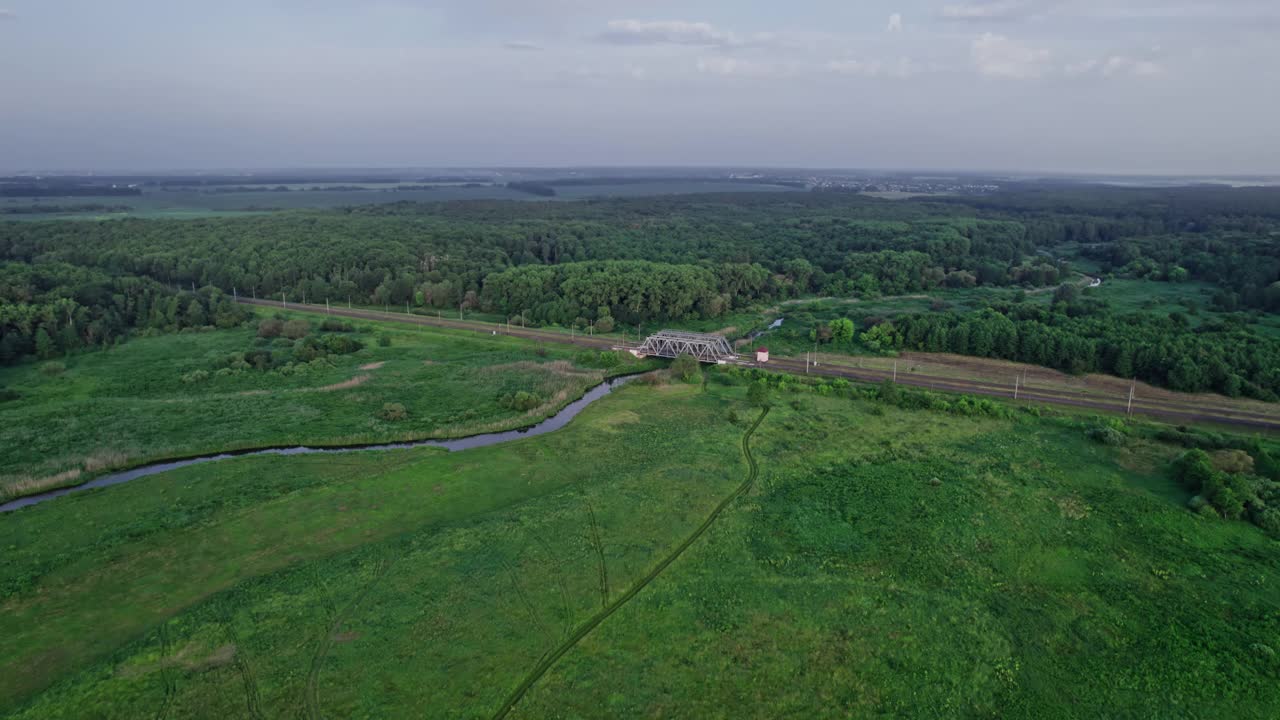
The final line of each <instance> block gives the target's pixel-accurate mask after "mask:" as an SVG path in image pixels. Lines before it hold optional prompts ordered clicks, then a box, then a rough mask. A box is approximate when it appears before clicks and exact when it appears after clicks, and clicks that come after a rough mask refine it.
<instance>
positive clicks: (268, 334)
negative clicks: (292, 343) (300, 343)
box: [258, 318, 284, 338]
mask: <svg viewBox="0 0 1280 720" xmlns="http://www.w3.org/2000/svg"><path fill="white" fill-rule="evenodd" d="M282 332H284V323H283V322H281V321H280V320H278V319H276V318H266V319H264V320H261V321H260V322H259V323H258V337H260V338H274V337H280V333H282Z"/></svg>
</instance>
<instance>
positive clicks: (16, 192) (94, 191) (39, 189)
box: [0, 183, 142, 197]
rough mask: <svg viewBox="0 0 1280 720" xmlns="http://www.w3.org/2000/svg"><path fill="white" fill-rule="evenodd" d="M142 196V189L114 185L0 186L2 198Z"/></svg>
mask: <svg viewBox="0 0 1280 720" xmlns="http://www.w3.org/2000/svg"><path fill="white" fill-rule="evenodd" d="M141 194H142V189H141V188H136V187H120V186H112V185H71V184H63V183H40V184H29V185H21V184H13V185H0V197H98V196H100V197H117V196H136V195H141Z"/></svg>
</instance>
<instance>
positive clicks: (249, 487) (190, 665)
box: [0, 382, 1280, 719]
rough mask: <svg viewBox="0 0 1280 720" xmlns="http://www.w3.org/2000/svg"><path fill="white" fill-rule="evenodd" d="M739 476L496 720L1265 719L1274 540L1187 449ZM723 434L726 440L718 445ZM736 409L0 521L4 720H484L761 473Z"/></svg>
mask: <svg viewBox="0 0 1280 720" xmlns="http://www.w3.org/2000/svg"><path fill="white" fill-rule="evenodd" d="M777 401H778V402H777V403H776V406H775V407H774V409H773V411H772V412H771V413H769V414H768V416H767V417H765V418H764V420H763V422H762V423H761V424H760V426H759V428H758V429H757V430H756V431H755V433H754V435H753V436H752V437H751V441H750V442H751V446H750V447H751V449H752V451H753V455H754V457H755V459H756V461H757V463H758V467H759V471H760V474H759V479H758V480H757V481H756V482H755V483H754V484H752V485H751V486H750V489H749V491H748V493H747V495H746V496H744V497H742V498H739V499H737V500H735V501H733V502H731V503H730V504H729V505H728V507H727V509H726V510H725V512H724V513H723V514H722V515H721V516H719V518H718V519H716V521H715V522H714V524H712V525H711V526H710V529H709V530H708V532H707V533H706V534H705V535H703V536H701V537H700V538H698V539H697V541H696V542H695V543H693V544H692V545H691V546H690V547H689V549H688V551H687V552H685V554H683V555H681V556H680V557H679V558H678V559H677V560H675V561H674V562H673V563H672V564H671V565H670V566H669V567H667V568H666V569H665V571H663V572H661V573H660V574H658V575H657V577H656V579H654V580H653V582H652V583H651V584H649V585H648V586H646V587H645V588H644V589H643V590H642V591H640V592H639V593H638V594H636V595H635V597H634V599H632V600H630V602H627V603H625V604H623V605H622V606H621V607H620V609H618V611H617V612H616V613H614V614H613V615H611V616H609V617H608V618H607V619H605V620H604V621H603V622H602V623H601V624H600V625H599V626H598V627H595V628H594V629H593V630H592V631H591V632H589V633H587V634H586V636H585V637H584V638H583V639H582V640H581V642H579V643H577V644H575V645H573V646H572V647H569V649H568V651H567V652H566V653H565V654H564V656H563V657H562V658H560V659H559V660H558V662H556V663H555V664H554V665H553V666H552V667H551V669H550V671H549V672H548V673H547V674H546V675H545V676H543V677H541V678H540V679H538V681H537V682H535V683H534V684H533V685H532V687H531V690H530V692H529V693H528V694H527V695H526V696H524V697H523V698H521V699H520V701H519V702H518V703H517V704H516V705H515V707H514V709H513V711H512V713H511V717H516V718H543V717H582V718H596V717H599V718H605V717H610V718H611V717H672V716H680V717H726V718H727V717H733V718H741V717H760V718H775V717H862V716H887V717H919V716H938V717H1004V718H1043V717H1081V718H1085V717H1089V718H1092V717H1100V716H1105V717H1134V718H1148V717H1238V718H1254V717H1256V718H1270V717H1275V716H1276V715H1277V713H1280V682H1277V680H1280V658H1278V657H1277V655H1276V651H1277V650H1280V543H1277V541H1275V540H1270V539H1268V538H1266V537H1265V536H1264V535H1263V534H1262V533H1261V532H1260V531H1259V530H1257V529H1256V528H1254V527H1252V526H1250V525H1248V524H1245V523H1242V522H1237V523H1231V522H1226V521H1221V520H1207V519H1205V518H1203V517H1200V516H1197V515H1194V514H1192V513H1190V512H1188V511H1187V510H1186V509H1185V507H1184V504H1185V501H1186V496H1185V493H1184V492H1183V491H1182V490H1181V489H1180V488H1179V487H1177V485H1176V484H1175V483H1174V482H1173V481H1172V480H1171V479H1170V477H1169V474H1168V467H1167V466H1168V463H1169V461H1170V460H1171V459H1172V458H1173V457H1175V456H1176V454H1177V453H1178V452H1180V448H1172V447H1169V446H1165V445H1159V444H1154V443H1150V442H1147V441H1142V440H1139V439H1136V437H1135V438H1130V441H1129V443H1128V444H1127V445H1126V446H1124V447H1119V448H1114V447H1107V446H1103V445H1100V444H1096V443H1094V442H1092V441H1089V440H1087V439H1086V438H1085V437H1084V433H1083V432H1082V431H1081V429H1080V428H1079V427H1078V426H1076V425H1075V424H1073V423H1071V422H1068V421H1055V420H1040V419H1036V418H1033V417H1031V416H1030V415H1019V416H1017V417H1014V418H1010V419H996V418H975V417H959V416H955V415H949V414H942V413H936V412H925V411H914V412H912V411H904V410H899V409H897V408H894V407H889V406H883V405H879V404H875V403H872V402H870V401H867V400H851V399H848V398H843V397H836V396H822V395H817V394H801V395H790V394H786V395H782V396H780V397H778V398H777ZM731 413H732V414H733V415H736V416H737V417H738V418H739V419H738V420H737V422H731V421H730V419H729V418H730V417H731ZM755 418H756V412H755V411H754V410H751V409H749V408H748V407H747V406H746V404H745V402H744V401H743V391H742V388H741V387H737V386H725V385H721V384H718V383H715V382H713V383H710V384H709V385H706V386H696V385H675V386H656V387H654V386H647V385H638V384H632V385H631V386H628V387H627V388H624V389H622V390H620V391H618V392H615V393H614V394H612V395H610V396H608V397H606V398H605V399H603V400H601V401H599V402H598V403H596V404H594V405H592V406H591V407H589V408H588V409H587V410H586V411H585V412H584V413H583V414H582V415H580V416H579V417H578V418H577V419H576V420H575V421H574V422H573V423H571V424H570V425H569V426H568V427H567V428H565V429H564V430H562V431H560V432H557V433H552V434H549V435H544V436H540V437H536V438H530V439H527V440H521V441H518V442H515V443H511V444H507V445H502V446H494V447H489V448H482V449H478V450H473V451H468V452H465V453H456V454H446V453H443V452H441V451H437V450H415V451H405V452H398V453H361V454H354V455H345V456H341V457H339V458H318V457H315V456H305V457H294V458H280V457H264V458H257V457H255V458H242V459H238V460H232V461H227V462H225V463H218V464H213V465H203V466H194V467H190V468H185V469H183V470H180V471H176V472H173V473H169V474H166V475H158V476H153V477H149V478H145V479H142V480H138V481H136V482H134V483H130V484H128V485H123V486H118V487H115V488H110V489H107V490H105V491H92V492H88V493H85V494H82V495H77V496H71V497H67V498H63V499H60V500H57V501H54V502H52V503H48V504H46V505H42V506H37V507H34V508H29V509H26V510H23V511H19V512H18V513H16V514H14V515H11V516H8V517H6V518H4V519H3V522H0V547H4V548H7V550H8V552H6V553H5V555H4V556H3V558H2V559H0V581H2V583H0V636H3V637H5V638H6V642H5V646H6V653H5V654H4V656H3V658H0V663H2V666H0V713H5V712H8V713H10V714H12V716H13V717H21V718H42V719H43V718H80V717H101V718H117V717H118V718H132V717H139V716H155V717H173V718H177V717H280V716H300V717H406V716H407V717H442V718H455V717H456V718H473V717H474V718H484V717H491V716H493V714H494V713H495V712H496V711H497V710H498V709H499V708H500V707H501V706H502V704H503V702H504V700H505V699H506V698H507V697H508V696H509V694H510V692H511V691H512V689H513V688H515V687H517V686H518V685H519V684H520V683H521V681H522V679H524V678H526V677H528V676H529V673H530V671H531V670H532V669H533V668H535V667H536V666H537V664H538V662H539V659H540V658H542V657H545V656H546V654H547V653H549V652H551V651H552V650H553V649H554V648H556V647H558V646H559V645H560V644H561V643H562V642H563V641H564V640H565V638H567V637H571V636H573V635H574V633H575V629H577V628H581V627H583V626H584V623H587V621H588V620H589V619H590V618H591V617H592V616H593V615H594V614H596V613H598V612H599V611H600V609H601V608H602V607H604V606H606V605H608V604H609V603H610V602H613V601H616V600H617V599H618V598H619V597H621V596H623V595H624V594H625V593H626V592H627V589H628V588H630V587H632V586H633V585H634V584H635V583H636V582H637V581H638V580H640V579H642V578H644V577H645V576H646V575H648V574H649V573H650V572H651V571H652V570H653V569H654V568H655V567H659V566H660V564H661V562H662V561H663V559H664V558H667V557H669V556H670V553H671V552H672V551H673V550H674V549H675V548H677V547H678V546H679V545H680V543H681V542H683V541H684V540H685V539H687V538H688V537H690V536H691V533H693V532H694V530H695V529H696V528H697V527H698V526H699V525H700V524H701V523H703V522H704V520H705V519H706V518H707V517H708V516H709V514H710V513H711V512H712V510H713V509H714V508H715V507H716V506H717V505H718V504H719V503H721V502H722V501H723V500H724V499H725V498H727V497H731V496H732V493H733V492H734V491H735V489H736V488H738V487H740V485H741V483H743V481H744V478H748V477H749V475H748V464H747V462H746V461H745V460H744V455H743V435H744V432H745V431H746V429H747V426H748V424H749V423H750V422H751V421H753V420H754V419H755Z"/></svg>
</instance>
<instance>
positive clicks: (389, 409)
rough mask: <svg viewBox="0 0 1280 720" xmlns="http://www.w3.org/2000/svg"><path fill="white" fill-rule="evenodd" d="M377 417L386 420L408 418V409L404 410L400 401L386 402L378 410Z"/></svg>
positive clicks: (392, 420)
mask: <svg viewBox="0 0 1280 720" xmlns="http://www.w3.org/2000/svg"><path fill="white" fill-rule="evenodd" d="M378 417H380V418H382V419H383V420H386V421H387V422H400V421H401V420H407V419H409V411H408V410H405V409H404V405H401V404H400V403H386V404H384V405H383V406H382V410H380V411H379V412H378Z"/></svg>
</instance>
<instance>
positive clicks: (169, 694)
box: [156, 621, 178, 720]
mask: <svg viewBox="0 0 1280 720" xmlns="http://www.w3.org/2000/svg"><path fill="white" fill-rule="evenodd" d="M159 635H160V682H161V684H162V686H163V688H164V699H163V700H161V701H160V707H159V708H157V709H156V720H166V718H168V717H169V711H170V710H172V709H173V702H174V700H175V699H177V696H178V681H177V680H176V679H175V678H174V677H173V671H172V668H170V667H169V662H170V659H171V658H172V656H173V647H172V645H171V643H170V641H169V625H168V622H167V621H166V622H165V624H163V625H161V626H160V630H159Z"/></svg>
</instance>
